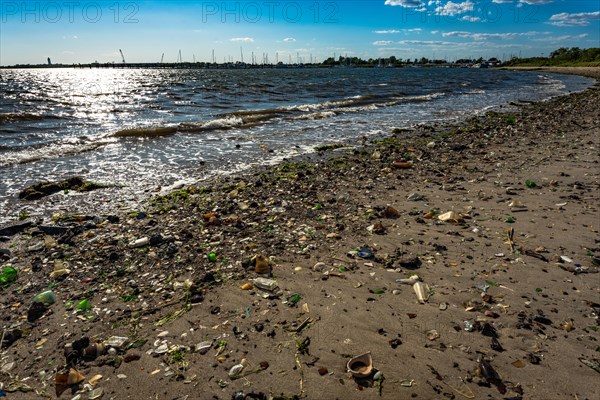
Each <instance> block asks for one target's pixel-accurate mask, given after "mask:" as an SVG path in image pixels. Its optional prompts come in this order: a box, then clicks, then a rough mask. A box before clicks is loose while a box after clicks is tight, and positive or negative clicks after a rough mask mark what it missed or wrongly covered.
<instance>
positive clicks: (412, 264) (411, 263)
mask: <svg viewBox="0 0 600 400" xmlns="http://www.w3.org/2000/svg"><path fill="white" fill-rule="evenodd" d="M421 264H422V262H421V260H420V259H419V257H413V258H411V259H408V260H405V261H400V266H401V267H402V268H406V269H410V270H415V269H419V267H420V266H421Z"/></svg>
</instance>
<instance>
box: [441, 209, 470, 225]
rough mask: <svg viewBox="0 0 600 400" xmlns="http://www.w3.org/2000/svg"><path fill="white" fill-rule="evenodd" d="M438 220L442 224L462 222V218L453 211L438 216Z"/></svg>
mask: <svg viewBox="0 0 600 400" xmlns="http://www.w3.org/2000/svg"><path fill="white" fill-rule="evenodd" d="M438 219H439V220H440V221H442V222H454V223H457V224H459V223H462V222H464V219H463V217H462V216H461V215H460V214H458V213H457V212H454V211H448V212H446V213H444V214H440V215H438Z"/></svg>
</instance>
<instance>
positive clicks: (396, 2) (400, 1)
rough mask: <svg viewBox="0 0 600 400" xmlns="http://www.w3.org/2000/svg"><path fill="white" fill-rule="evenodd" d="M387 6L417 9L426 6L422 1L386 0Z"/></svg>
mask: <svg viewBox="0 0 600 400" xmlns="http://www.w3.org/2000/svg"><path fill="white" fill-rule="evenodd" d="M385 5H386V6H402V7H409V8H417V7H422V6H424V5H425V3H424V2H423V1H421V0H385Z"/></svg>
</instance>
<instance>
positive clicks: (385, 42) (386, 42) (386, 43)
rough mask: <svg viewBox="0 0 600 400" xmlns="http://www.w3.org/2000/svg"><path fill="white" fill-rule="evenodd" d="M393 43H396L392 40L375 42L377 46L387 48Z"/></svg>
mask: <svg viewBox="0 0 600 400" xmlns="http://www.w3.org/2000/svg"><path fill="white" fill-rule="evenodd" d="M392 43H394V42H392V41H391V40H377V41H375V42H373V44H374V45H375V46H387V45H390V44H392Z"/></svg>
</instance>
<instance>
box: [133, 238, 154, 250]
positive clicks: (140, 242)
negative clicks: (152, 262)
mask: <svg viewBox="0 0 600 400" xmlns="http://www.w3.org/2000/svg"><path fill="white" fill-rule="evenodd" d="M149 244H150V238H149V237H143V238H139V239H135V240H133V241H131V242H129V248H131V249H137V248H140V247H145V246H148V245H149Z"/></svg>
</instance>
